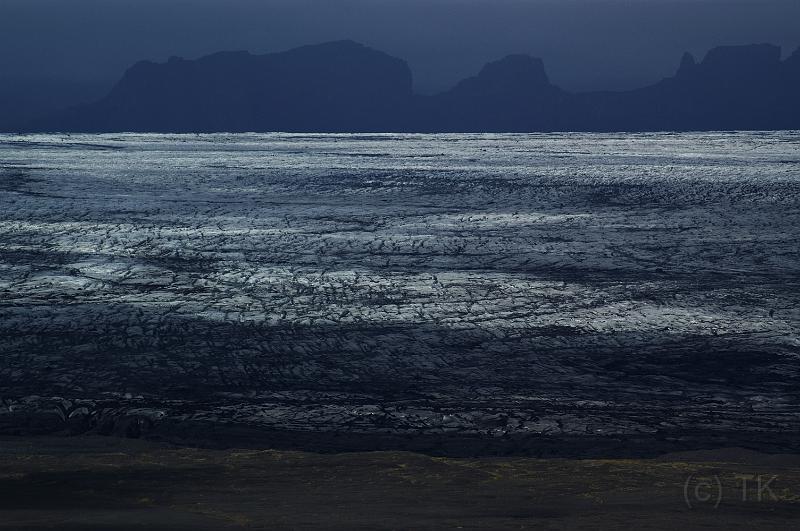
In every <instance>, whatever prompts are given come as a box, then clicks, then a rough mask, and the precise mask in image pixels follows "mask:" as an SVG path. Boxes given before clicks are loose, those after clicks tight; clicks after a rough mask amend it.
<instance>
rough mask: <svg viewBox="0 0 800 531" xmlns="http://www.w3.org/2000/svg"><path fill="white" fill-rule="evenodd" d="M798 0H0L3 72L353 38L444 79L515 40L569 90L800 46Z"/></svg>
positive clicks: (97, 69) (110, 67) (100, 70)
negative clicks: (761, 46) (710, 54)
mask: <svg viewBox="0 0 800 531" xmlns="http://www.w3.org/2000/svg"><path fill="white" fill-rule="evenodd" d="M798 21H800V0H340V1H337V0H0V82H3V81H4V82H7V83H13V82H15V80H19V79H25V80H31V79H34V80H35V79H48V80H59V81H61V80H63V81H77V82H84V81H91V82H101V83H112V82H113V81H114V80H116V79H118V78H119V77H120V76H121V75H122V73H123V72H124V71H125V69H126V68H127V67H128V66H130V65H131V64H132V63H134V62H136V61H138V60H141V59H149V60H155V61H163V60H166V59H167V58H168V57H169V56H172V55H177V56H182V57H186V58H196V57H199V56H202V55H204V54H208V53H212V52H216V51H221V50H249V51H250V52H253V53H267V52H273V51H281V50H285V49H288V48H291V47H294V46H298V45H303V44H310V43H317V42H324V41H328V40H338V39H353V40H357V41H360V42H363V43H365V44H367V45H370V46H372V47H375V48H378V49H380V50H383V51H386V52H388V53H390V54H392V55H395V56H398V57H400V58H402V59H405V60H407V61H408V63H409V65H410V67H411V69H412V72H413V73H414V78H415V87H416V88H417V90H418V91H420V92H423V93H426V92H427V93H430V92H435V91H437V90H443V89H446V88H448V87H449V86H451V85H453V84H454V83H455V82H456V81H458V80H459V79H462V78H464V77H466V76H469V75H473V74H474V73H476V72H477V71H478V70H479V69H480V68H481V66H482V65H483V64H485V63H486V62H488V61H490V60H494V59H497V58H500V57H502V56H504V55H507V54H509V53H528V54H531V55H534V56H537V57H541V58H542V59H544V62H545V66H546V68H547V71H548V74H549V75H550V78H551V80H552V81H553V82H554V83H556V84H558V85H560V86H562V87H563V88H566V89H568V90H595V89H625V88H635V87H638V86H642V85H645V84H648V83H652V82H654V81H657V80H658V79H660V78H662V77H664V76H667V75H671V74H672V73H673V72H674V70H675V69H676V67H677V65H678V63H679V60H680V57H681V54H682V53H683V52H684V51H690V52H692V53H694V54H695V55H696V56H698V58H700V57H702V56H703V54H704V53H705V52H706V51H707V50H708V49H709V48H711V47H713V46H715V45H719V44H746V43H752V42H771V43H774V44H778V45H781V46H783V47H784V53H785V54H788V53H791V51H793V50H794V49H795V48H797V47H798V46H800V23H799V22H798Z"/></svg>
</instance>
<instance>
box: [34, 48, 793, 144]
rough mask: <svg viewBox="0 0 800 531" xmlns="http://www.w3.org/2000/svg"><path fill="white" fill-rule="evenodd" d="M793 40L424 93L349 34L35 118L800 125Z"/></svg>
mask: <svg viewBox="0 0 800 531" xmlns="http://www.w3.org/2000/svg"><path fill="white" fill-rule="evenodd" d="M796 94H800V49H798V50H796V51H795V52H793V53H792V54H791V55H790V56H789V57H787V58H786V59H784V60H781V49H780V48H779V47H777V46H774V45H771V44H751V45H741V46H719V47H716V48H712V49H711V50H709V51H708V52H707V54H706V55H705V56H704V57H703V59H702V60H701V61H699V62H698V61H696V60H695V58H694V57H693V56H692V55H691V54H689V53H685V54H684V55H683V57H682V58H681V60H680V63H679V66H678V68H677V70H676V72H675V74H674V75H673V76H670V77H666V78H664V79H662V80H660V81H658V82H656V83H654V84H652V85H648V86H645V87H641V88H638V89H633V90H627V91H614V92H612V91H595V92H582V93H573V92H568V91H566V90H564V89H562V88H560V87H558V86H556V85H554V84H552V83H551V82H550V80H549V78H548V76H547V72H546V69H545V66H544V62H543V61H542V59H540V58H536V57H532V56H529V55H524V54H512V55H508V56H506V57H504V58H501V59H499V60H497V61H492V62H490V63H488V64H486V65H485V66H484V67H483V68H482V69H481V70H480V71H479V72H478V73H477V74H476V75H475V76H472V77H469V78H467V79H464V80H462V81H460V82H459V83H457V84H456V85H455V86H454V87H452V88H451V89H449V90H447V91H444V92H440V93H438V94H435V95H431V96H422V95H419V94H415V93H414V92H413V89H412V74H411V70H410V68H409V67H408V64H407V63H406V62H405V61H403V60H402V59H398V58H396V57H393V56H391V55H388V54H386V53H384V52H381V51H378V50H375V49H373V48H370V47H367V46H364V45H363V44H360V43H357V42H355V41H351V40H343V41H333V42H328V43H323V44H316V45H307V46H302V47H299V48H294V49H291V50H288V51H285V52H278V53H272V54H264V55H253V54H250V53H249V52H246V51H229V52H217V53H214V54H210V55H206V56H203V57H200V58H198V59H195V60H187V59H183V58H180V57H171V58H170V59H169V60H167V61H166V62H164V63H154V62H150V61H140V62H137V63H135V64H134V65H133V66H131V67H130V68H129V69H128V70H127V71H126V72H125V74H124V75H123V76H122V78H121V79H120V81H119V82H118V83H117V84H116V85H115V86H114V87H113V88H112V90H111V91H110V92H109V93H108V94H107V95H106V96H105V97H104V98H102V99H100V100H98V101H97V102H94V103H91V104H87V105H82V106H79V107H75V108H72V109H70V110H68V111H65V112H62V113H59V114H58V115H55V116H50V117H48V118H45V119H43V120H39V121H38V122H35V123H33V124H31V126H30V127H29V128H28V131H64V132H120V131H132V132H169V133H181V132H223V131H224V132H244V131H252V132H269V131H283V132H547V131H572V130H574V131H660V130H673V131H694V130H696V131H702V130H729V129H750V130H757V129H800V100H799V99H798V98H797V96H796Z"/></svg>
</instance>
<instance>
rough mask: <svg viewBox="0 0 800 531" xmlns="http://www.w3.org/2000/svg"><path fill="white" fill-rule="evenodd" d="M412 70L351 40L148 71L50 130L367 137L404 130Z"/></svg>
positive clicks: (142, 66) (141, 68)
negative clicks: (357, 134) (346, 133)
mask: <svg viewBox="0 0 800 531" xmlns="http://www.w3.org/2000/svg"><path fill="white" fill-rule="evenodd" d="M411 97H412V92H411V72H410V70H409V69H408V66H407V65H406V63H405V62H404V61H401V60H400V59H395V58H393V57H390V56H388V55H386V54H384V53H382V52H378V51H375V50H372V49H370V48H367V47H365V46H362V45H360V44H357V43H355V42H352V41H341V42H332V43H326V44H321V45H316V46H304V47H302V48H297V49H294V50H290V51H288V52H283V53H276V54H268V55H260V56H257V55H250V54H249V53H247V52H223V53H217V54H214V55H209V56H206V57H203V58H201V59H198V60H196V61H187V60H184V59H181V58H177V57H173V58H171V59H170V60H169V61H168V62H167V63H164V64H155V63H151V62H140V63H138V64H136V65H134V66H133V67H132V68H130V69H129V70H128V71H127V72H126V73H125V75H124V76H123V78H122V80H121V81H120V82H119V83H118V84H117V86H116V87H114V89H113V90H112V91H111V93H110V94H109V95H108V96H107V97H105V98H104V99H103V100H101V101H99V102H97V103H96V104H93V105H88V106H84V107H81V108H77V109H74V110H72V111H70V112H69V113H67V114H66V115H64V116H62V117H59V118H58V119H56V120H54V121H52V122H49V123H48V124H45V125H47V128H49V129H60V130H71V131H156V132H184V131H186V132H201V131H342V130H347V131H368V130H379V129H384V128H387V127H388V128H397V127H398V125H396V123H397V122H398V121H399V120H403V119H406V117H407V115H406V114H404V113H402V112H398V111H399V110H400V109H403V108H406V107H408V105H409V102H410V99H411Z"/></svg>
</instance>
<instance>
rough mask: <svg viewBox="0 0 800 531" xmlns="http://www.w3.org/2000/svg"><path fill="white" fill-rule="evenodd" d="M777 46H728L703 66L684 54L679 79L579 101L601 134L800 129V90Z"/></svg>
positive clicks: (717, 50)
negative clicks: (611, 132)
mask: <svg viewBox="0 0 800 531" xmlns="http://www.w3.org/2000/svg"><path fill="white" fill-rule="evenodd" d="M780 56H781V51H780V48H778V47H777V46H772V45H769V44H756V45H750V46H722V47H719V48H714V49H713V50H711V51H710V52H708V54H707V55H706V57H705V59H703V61H702V62H701V63H699V64H698V63H695V61H694V58H693V57H692V56H691V55H689V54H684V56H683V59H682V60H681V64H680V67H679V68H678V71H677V73H676V75H675V76H674V77H671V78H667V79H664V80H663V81H661V82H659V83H657V84H655V85H652V86H649V87H645V88H642V89H638V90H633V91H628V92H616V93H611V92H600V93H590V94H583V95H579V96H578V97H577V98H578V100H580V101H583V102H585V103H586V105H587V106H588V107H590V108H591V109H592V113H593V115H592V116H591V118H590V119H589V120H588V121H587V122H586V123H585V124H584V127H583V128H585V129H591V130H601V131H653V130H729V129H787V128H795V127H800V122H798V121H797V119H796V118H792V116H795V117H796V116H797V109H798V107H799V106H798V98H797V96H796V94H797V93H798V90H800V85H798V84H797V80H796V79H795V80H792V79H791V76H790V75H789V74H790V73H791V72H789V71H792V70H797V69H796V68H793V67H792V61H795V60H792V61H786V62H783V63H782V62H781V60H780Z"/></svg>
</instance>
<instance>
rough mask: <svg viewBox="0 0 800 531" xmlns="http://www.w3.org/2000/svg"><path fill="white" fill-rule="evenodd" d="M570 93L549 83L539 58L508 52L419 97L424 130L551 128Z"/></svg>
mask: <svg viewBox="0 0 800 531" xmlns="http://www.w3.org/2000/svg"><path fill="white" fill-rule="evenodd" d="M568 100H569V95H568V94H567V93H566V92H564V91H563V90H561V89H560V88H558V87H556V86H554V85H551V84H550V81H549V80H548V79H547V74H546V73H545V70H544V64H543V63H542V60H541V59H536V58H533V57H529V56H527V55H509V56H508V57H506V58H504V59H501V60H499V61H495V62H493V63H489V64H487V65H486V66H485V67H484V68H483V70H481V72H480V73H479V74H478V75H477V76H475V77H471V78H469V79H465V80H464V81H461V82H460V83H459V84H458V85H456V86H455V87H454V88H453V89H451V90H449V91H447V92H445V93H442V94H439V95H436V96H432V97H430V98H422V99H421V100H420V103H419V105H420V108H421V112H419V114H418V119H417V121H416V124H415V125H417V128H418V129H419V130H421V131H464V132H473V131H477V132H480V131H487V132H497V131H500V132H524V131H531V130H536V131H552V130H555V129H558V128H559V125H560V119H561V116H562V115H563V114H564V113H565V112H567V110H568V109H567V105H566V104H567V102H568Z"/></svg>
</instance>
